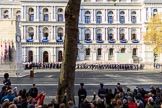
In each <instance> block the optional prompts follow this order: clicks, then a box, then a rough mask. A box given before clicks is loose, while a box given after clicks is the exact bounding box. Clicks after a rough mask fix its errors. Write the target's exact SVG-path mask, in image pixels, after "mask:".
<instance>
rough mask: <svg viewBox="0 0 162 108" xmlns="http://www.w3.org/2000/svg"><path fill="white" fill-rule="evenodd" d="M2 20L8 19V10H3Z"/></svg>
mask: <svg viewBox="0 0 162 108" xmlns="http://www.w3.org/2000/svg"><path fill="white" fill-rule="evenodd" d="M3 18H9V11H8V10H5V11H4V12H3Z"/></svg>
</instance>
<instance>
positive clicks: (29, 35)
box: [28, 27, 34, 40]
mask: <svg viewBox="0 0 162 108" xmlns="http://www.w3.org/2000/svg"><path fill="white" fill-rule="evenodd" d="M28 37H29V38H28V39H30V40H33V37H34V29H33V27H29V28H28Z"/></svg>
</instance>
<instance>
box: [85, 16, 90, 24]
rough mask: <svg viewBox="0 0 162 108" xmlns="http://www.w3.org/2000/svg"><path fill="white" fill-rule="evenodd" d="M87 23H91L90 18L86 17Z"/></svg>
mask: <svg viewBox="0 0 162 108" xmlns="http://www.w3.org/2000/svg"><path fill="white" fill-rule="evenodd" d="M85 23H87V24H88V23H90V16H85Z"/></svg>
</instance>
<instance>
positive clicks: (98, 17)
mask: <svg viewBox="0 0 162 108" xmlns="http://www.w3.org/2000/svg"><path fill="white" fill-rule="evenodd" d="M96 22H97V23H98V24H100V23H101V16H97V19H96Z"/></svg>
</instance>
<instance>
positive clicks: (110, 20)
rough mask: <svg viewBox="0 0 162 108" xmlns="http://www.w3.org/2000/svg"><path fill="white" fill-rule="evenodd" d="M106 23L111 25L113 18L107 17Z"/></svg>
mask: <svg viewBox="0 0 162 108" xmlns="http://www.w3.org/2000/svg"><path fill="white" fill-rule="evenodd" d="M108 23H109V24H112V23H113V17H112V16H109V17H108Z"/></svg>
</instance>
